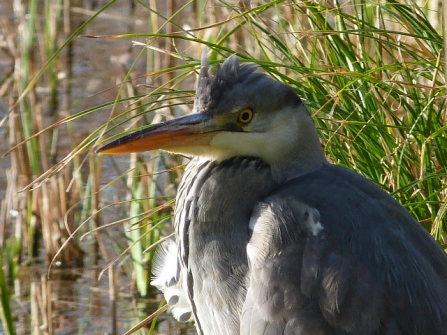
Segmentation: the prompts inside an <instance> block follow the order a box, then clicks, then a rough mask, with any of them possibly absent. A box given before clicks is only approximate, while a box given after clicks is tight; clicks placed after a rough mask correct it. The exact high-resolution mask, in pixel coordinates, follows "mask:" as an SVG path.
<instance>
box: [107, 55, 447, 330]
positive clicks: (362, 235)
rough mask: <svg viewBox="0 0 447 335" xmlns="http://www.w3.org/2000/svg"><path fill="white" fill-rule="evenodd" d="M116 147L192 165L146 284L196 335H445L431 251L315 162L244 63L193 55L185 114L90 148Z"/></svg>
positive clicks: (303, 113) (293, 124) (446, 299)
mask: <svg viewBox="0 0 447 335" xmlns="http://www.w3.org/2000/svg"><path fill="white" fill-rule="evenodd" d="M243 113H245V114H243ZM241 115H242V117H241ZM127 143H133V144H132V145H134V146H133V147H132V148H131V149H129V150H133V151H135V150H136V151H141V150H144V149H147V150H150V149H155V148H162V149H165V150H168V151H172V152H178V153H183V154H189V155H192V156H196V158H194V159H193V160H192V161H191V162H190V163H189V164H188V166H187V168H186V171H185V174H184V176H183V178H182V181H181V184H180V186H179V190H178V194H177V203H176V209H175V229H176V241H177V243H178V251H177V257H171V259H172V260H173V261H174V262H177V264H176V265H175V266H174V269H175V271H173V272H169V271H167V272H166V273H167V275H166V278H165V279H163V278H157V280H158V282H157V280H156V283H158V284H160V283H168V284H167V285H164V284H163V285H159V287H160V288H161V289H162V290H164V291H165V292H169V290H171V289H174V290H177V291H176V292H179V293H178V294H179V297H178V299H177V297H176V298H174V299H172V297H171V299H172V300H171V301H172V302H175V301H176V299H177V300H178V301H183V302H185V301H186V307H189V308H190V312H191V315H192V317H193V319H194V320H195V322H196V327H197V330H198V332H199V334H205V335H211V334H213V335H234V334H251V335H255V334H256V335H262V334H265V335H267V334H268V335H277V334H301V335H379V334H380V335H426V334H432V335H441V334H446V333H447V321H446V320H447V257H446V255H445V253H444V251H443V250H442V249H441V247H440V246H439V245H437V243H436V242H435V241H434V240H433V239H432V238H431V236H430V235H429V234H428V233H427V232H426V231H425V230H424V229H423V228H422V227H421V226H420V224H419V223H418V222H417V221H416V220H415V219H414V218H413V217H412V216H411V215H410V214H409V213H408V212H407V211H406V210H405V209H404V208H403V207H402V206H401V205H400V204H399V203H398V202H396V201H395V200H394V199H393V198H392V197H391V196H390V195H388V194H387V193H386V192H384V191H383V190H382V189H381V188H380V187H378V186H377V185H375V184H374V183H372V182H371V181H369V180H367V179H366V178H364V177H362V176H360V175H359V174H357V173H354V172H352V171H349V170H347V169H344V168H342V167H339V166H336V165H332V164H330V163H328V162H327V160H326V158H325V157H324V153H323V150H322V148H321V145H320V143H319V138H318V135H317V131H316V128H315V125H314V124H313V121H312V119H311V117H310V115H309V113H308V111H307V109H306V107H305V106H304V104H303V103H302V101H301V99H300V98H299V97H298V96H297V95H296V94H295V92H294V91H293V90H292V89H291V88H290V87H288V86H286V85H284V84H282V83H279V82H278V81H276V80H274V79H273V78H271V77H269V76H267V75H265V74H263V73H260V72H258V71H256V67H255V66H254V65H252V64H240V63H239V60H238V59H237V58H235V57H231V58H229V59H228V60H226V61H225V63H224V64H223V65H222V66H221V68H219V69H218V70H217V73H216V74H215V75H212V74H211V73H210V71H209V65H208V60H207V59H206V57H205V58H204V59H203V66H202V69H201V72H200V76H199V81H198V89H197V96H196V99H195V105H194V113H193V114H191V115H188V116H184V117H181V118H178V119H176V120H172V121H168V122H166V123H165V124H162V125H159V126H156V127H152V128H149V129H146V130H143V131H139V132H137V133H136V135H133V136H132V135H128V136H127V137H126V138H124V139H121V140H118V141H115V142H112V143H110V144H108V145H106V146H105V147H104V149H101V151H102V152H104V153H106V154H107V153H120V152H126V151H125V150H126V149H125V148H124V147H125V146H126V145H127ZM135 143H137V144H138V148H137V149H136V147H135ZM143 143H144V144H143ZM150 143H156V144H153V145H152V144H150ZM140 144H141V146H140ZM123 148H124V149H123ZM160 262H161V261H160ZM162 273H165V272H164V266H159V271H158V275H159V277H163V275H162ZM173 278H174V279H173ZM171 292H172V291H171ZM182 292H183V294H182ZM167 294H168V295H169V293H167ZM187 313H188V312H187ZM180 314H181V313H180ZM182 315H183V314H182ZM186 315H188V314H186Z"/></svg>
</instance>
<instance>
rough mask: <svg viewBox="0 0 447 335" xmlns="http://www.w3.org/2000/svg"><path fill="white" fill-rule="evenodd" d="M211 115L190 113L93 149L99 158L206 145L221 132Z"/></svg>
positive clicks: (220, 126)
mask: <svg viewBox="0 0 447 335" xmlns="http://www.w3.org/2000/svg"><path fill="white" fill-rule="evenodd" d="M216 121H218V120H215V118H213V117H212V116H211V115H209V114H204V113H193V114H189V115H185V116H182V117H179V118H176V119H173V120H169V121H166V122H164V123H160V124H157V125H155V126H152V127H149V128H145V129H141V130H138V131H135V132H133V133H130V134H127V135H125V136H123V137H120V138H118V139H116V140H113V141H111V142H109V143H107V144H106V145H104V146H102V147H101V148H99V149H98V150H97V152H98V153H99V154H102V155H114V154H125V153H131V152H143V151H150V150H156V149H164V150H167V151H176V148H182V147H188V146H207V145H209V143H210V141H211V140H212V138H213V137H214V135H215V133H216V132H218V131H223V130H225V129H224V127H223V126H222V125H219V123H220V122H216Z"/></svg>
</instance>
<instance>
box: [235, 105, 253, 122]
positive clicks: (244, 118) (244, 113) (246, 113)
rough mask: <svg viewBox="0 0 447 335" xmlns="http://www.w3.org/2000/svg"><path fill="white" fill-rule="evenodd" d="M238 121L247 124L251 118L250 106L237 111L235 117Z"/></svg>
mask: <svg viewBox="0 0 447 335" xmlns="http://www.w3.org/2000/svg"><path fill="white" fill-rule="evenodd" d="M237 120H238V122H240V123H243V124H247V123H250V121H251V120H253V111H252V110H251V109H250V108H246V109H243V110H241V111H240V112H239V115H238V117H237Z"/></svg>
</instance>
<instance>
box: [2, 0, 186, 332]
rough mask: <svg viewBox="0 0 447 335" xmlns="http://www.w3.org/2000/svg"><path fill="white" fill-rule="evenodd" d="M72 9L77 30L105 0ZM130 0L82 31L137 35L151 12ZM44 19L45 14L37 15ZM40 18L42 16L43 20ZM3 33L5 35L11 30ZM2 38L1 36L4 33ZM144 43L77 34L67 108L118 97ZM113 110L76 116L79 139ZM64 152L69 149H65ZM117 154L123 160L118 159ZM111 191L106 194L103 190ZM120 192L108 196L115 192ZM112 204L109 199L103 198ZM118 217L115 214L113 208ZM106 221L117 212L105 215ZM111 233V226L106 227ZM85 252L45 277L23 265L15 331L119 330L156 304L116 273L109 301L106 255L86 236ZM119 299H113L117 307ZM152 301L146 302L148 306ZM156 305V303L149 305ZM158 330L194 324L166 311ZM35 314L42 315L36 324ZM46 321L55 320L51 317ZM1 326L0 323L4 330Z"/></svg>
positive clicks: (7, 68)
mask: <svg viewBox="0 0 447 335" xmlns="http://www.w3.org/2000/svg"><path fill="white" fill-rule="evenodd" d="M76 2H78V3H79V4H78V6H77V7H75V11H74V12H73V13H72V25H73V28H76V26H79V24H81V23H82V22H83V21H85V20H86V18H88V17H90V16H91V15H92V14H93V13H94V11H91V9H94V8H92V6H93V3H96V5H98V6H101V5H104V4H105V3H107V1H87V0H84V1H76V0H72V3H76ZM12 3H13V1H12V0H0V19H1V20H2V22H8V24H10V25H12V26H10V27H9V28H8V29H13V25H14V22H15V18H14V14H13V9H12ZM159 3H160V4H161V3H164V1H159ZM130 4H131V1H128V0H120V1H117V2H116V3H115V4H114V6H112V7H111V8H110V9H108V10H107V12H106V13H105V15H101V16H99V17H98V18H97V19H96V20H95V21H94V22H93V23H92V24H90V25H89V26H88V27H87V29H86V30H84V31H83V32H82V33H83V34H85V35H108V34H120V33H138V32H146V31H147V23H146V22H147V20H148V15H149V12H148V10H147V9H146V8H144V7H143V6H141V5H137V6H135V8H133V9H131V6H130ZM40 20H42V19H40ZM41 23H42V22H40V24H41ZM8 29H6V30H2V33H5V31H6V33H7V30H8ZM0 38H1V39H0V42H3V41H4V38H5V37H4V36H3V37H0ZM139 51H140V49H139V48H133V47H132V41H131V40H129V39H125V40H119V39H114V40H111V39H88V38H78V39H76V40H75V41H74V43H73V66H72V69H71V71H69V70H68V69H62V70H61V72H60V73H59V74H58V75H59V76H60V77H61V78H66V76H70V77H69V78H68V79H69V80H70V81H71V85H72V86H71V92H70V101H71V103H70V111H69V112H70V113H72V114H74V113H76V112H79V111H82V110H85V109H87V108H89V107H92V106H97V105H99V104H101V103H104V102H110V101H113V100H114V99H115V98H116V93H117V90H118V88H117V84H118V83H119V82H120V81H121V80H122V78H123V77H124V70H123V66H124V67H125V66H126V65H129V64H131V63H132V62H133V61H134V59H135V57H136V55H137V54H138V52H139ZM13 67H14V60H13V59H11V58H10V57H8V56H7V55H6V54H3V53H2V51H0V78H1V79H2V80H3V78H5V77H6V76H7V74H8V73H10V72H11V71H12V70H13ZM144 73H145V64H144V62H139V63H137V67H136V71H135V75H143V74H144ZM1 99H2V98H1V97H0V117H3V116H5V115H6V113H7V110H8V107H7V106H8V101H6V99H3V100H1ZM109 112H110V110H105V111H103V112H99V113H95V114H92V115H90V116H88V117H85V118H82V119H81V120H80V121H76V123H75V124H76V134H75V136H76V140H78V141H81V140H82V139H84V138H85V137H86V136H87V135H88V134H89V133H90V132H91V131H93V130H94V129H95V128H96V127H98V126H99V125H101V124H103V123H104V122H105V121H106V120H107V118H108V116H109V114H108V113H109ZM59 141H60V142H59V143H60V144H61V147H62V148H64V147H65V149H66V151H67V152H68V151H69V150H70V148H71V144H70V142H69V141H68V140H67V139H66V138H65V137H63V136H61V137H60V140H59ZM7 149H8V143H7V131H6V130H5V128H0V153H3V152H5V151H6V150H7ZM62 151H64V150H62ZM119 159H122V161H121V162H120V160H119ZM117 162H118V164H120V163H122V164H123V170H124V169H125V168H124V164H126V162H127V158H125V157H123V158H118V161H117ZM109 164H110V163H108V162H104V166H105V170H104V172H103V173H104V176H105V179H106V180H105V182H107V181H108V180H107V179H108V178H109V179H111V178H114V177H116V174H117V172H116V171H115V170H112V168H111V167H110V170H108V167H109ZM9 167H10V161H9V159H8V157H6V158H4V159H0V198H1V197H4V195H5V193H4V190H5V188H6V174H5V171H6V170H7V169H8V168H9ZM109 192H111V193H117V192H118V193H119V192H120V190H119V189H112V190H111V191H109ZM106 196H107V194H106ZM112 196H115V194H110V198H112ZM105 201H106V202H107V201H109V202H111V201H112V199H106V200H105ZM109 215H113V214H109ZM104 220H105V221H106V222H110V221H113V220H114V218H113V217H111V218H104ZM108 233H109V234H113V233H114V232H113V231H112V232H108ZM115 233H116V234H117V235H116V236H115V237H114V238H116V239H117V240H120V239H123V236H122V229H121V230H117V231H116V232H115ZM82 248H83V250H84V251H85V252H86V256H85V264H84V267H83V268H80V269H76V270H64V271H63V270H57V269H56V270H53V271H51V273H50V276H49V277H48V273H47V269H46V266H45V265H44V262H43V261H42V262H41V264H42V266H39V265H35V266H33V267H30V268H22V269H21V271H20V275H19V279H18V280H16V282H15V285H14V286H15V287H14V288H15V297H14V299H13V308H14V317H15V321H16V324H17V329H16V331H17V334H36V335H37V334H59V335H65V334H67V335H68V334H114V333H116V334H122V333H124V332H125V331H126V330H128V329H129V328H130V327H131V326H132V325H135V324H136V323H137V322H138V321H139V320H141V319H142V318H144V317H145V316H147V314H148V313H149V312H151V311H153V310H154V309H155V307H154V306H156V302H155V301H151V300H150V299H149V300H145V301H143V300H138V299H135V298H134V297H133V296H132V295H131V294H130V292H134V288H132V287H130V285H131V284H130V283H129V281H128V278H127V277H126V276H124V275H122V276H120V273H119V272H118V275H117V276H116V278H115V289H116V295H117V300H116V302H112V301H111V299H110V292H109V288H110V286H109V278H108V273H107V272H106V273H105V274H104V275H103V276H102V277H101V278H100V279H98V277H99V273H100V271H101V270H102V269H103V268H104V266H105V265H106V264H105V262H104V260H100V261H99V263H98V264H96V261H95V259H93V258H94V257H93V256H92V253H93V249H94V248H93V247H92V246H91V241H90V240H89V239H88V238H87V239H85V240H84V241H83V242H82ZM115 304H116V305H115ZM148 306H149V308H148ZM150 306H152V307H150ZM163 319H164V320H165V321H163V322H161V324H160V328H159V333H160V334H180V333H182V334H189V333H191V330H190V329H189V330H186V331H185V330H184V329H183V330H180V328H179V327H178V325H176V323H174V322H172V321H171V320H170V318H167V317H163ZM35 320H38V321H37V323H36V321H35ZM45 320H51V323H50V324H49V323H46V322H45ZM3 331H4V330H3V329H2V325H1V323H0V334H3V333H4V332H3Z"/></svg>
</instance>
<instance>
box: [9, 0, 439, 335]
mask: <svg viewBox="0 0 447 335" xmlns="http://www.w3.org/2000/svg"><path fill="white" fill-rule="evenodd" d="M441 5H444V3H441V1H433V0H429V1H424V2H422V1H409V0H407V1H399V2H397V1H393V0H391V1H387V0H383V1H377V0H376V1H362V0H350V1H349V0H348V1H306V0H304V1H293V0H276V1H269V2H266V1H236V0H234V1H218V0H208V1H204V0H197V1H186V0H169V1H165V0H140V1H138V0H115V1H113V0H112V1H104V0H102V1H101V0H97V1H93V0H91V1H88V0H71V1H69V0H14V1H8V0H0V12H1V13H2V14H1V16H0V29H1V33H0V53H1V55H0V98H1V100H0V118H1V119H0V126H1V128H0V136H1V139H2V141H1V142H2V143H1V144H0V149H1V150H2V155H4V156H3V159H2V160H0V170H1V171H0V200H1V203H0V244H1V245H0V262H1V263H0V265H1V266H0V296H1V299H0V311H1V313H0V316H1V324H0V333H5V334H30V333H32V334H98V333H109V334H117V333H123V332H124V331H125V330H127V329H130V328H132V327H133V326H134V325H135V324H137V323H138V321H139V320H142V319H144V318H145V317H146V316H147V315H149V314H150V313H152V312H154V311H155V310H156V309H157V308H158V305H159V304H160V297H159V296H158V295H156V292H154V291H153V289H152V288H151V287H150V285H149V281H150V268H151V259H152V254H153V250H154V249H155V246H156V244H157V242H158V241H159V240H160V239H162V238H164V237H165V236H168V235H169V234H170V233H171V232H172V227H171V215H172V207H173V205H174V197H175V189H176V186H177V184H178V182H179V179H180V178H181V175H182V167H183V166H184V164H185V163H187V161H188V159H187V158H185V157H173V156H170V155H164V154H163V153H155V152H153V153H144V154H132V155H129V156H118V157H106V158H102V157H99V156H97V155H96V154H95V152H94V151H95V148H97V147H98V146H99V145H101V144H102V143H104V141H105V140H106V139H109V138H112V137H114V136H117V135H118V134H122V132H124V131H127V130H130V129H132V130H133V129H136V128H137V127H141V126H146V125H149V124H151V123H157V122H160V121H163V120H166V119H170V118H172V117H175V116H178V115H181V114H184V113H188V112H189V111H190V109H191V107H192V102H193V97H194V83H195V78H196V74H197V72H198V69H199V66H200V64H199V59H200V56H201V53H202V50H203V49H204V47H205V46H206V47H207V48H208V51H209V52H210V54H211V60H212V62H213V63H219V62H222V61H223V60H224V59H225V58H226V57H228V56H230V55H232V54H237V55H239V56H240V57H241V58H242V60H243V61H250V62H255V63H258V64H259V65H260V67H262V68H263V70H264V71H266V72H268V73H270V74H271V75H272V76H274V77H276V78H277V79H278V80H281V81H283V82H285V83H287V84H288V85H290V86H292V87H293V88H294V89H295V90H296V91H297V93H298V94H299V95H300V96H301V97H302V98H303V99H304V100H305V101H306V103H307V105H308V107H309V109H310V110H311V112H312V114H313V115H314V118H315V120H316V123H317V125H318V128H319V131H320V136H321V139H322V144H323V145H324V147H325V151H326V153H327V155H328V158H329V159H330V160H331V161H332V162H334V163H337V164H340V165H344V166H347V167H349V168H352V169H354V170H356V171H358V172H359V173H361V174H363V175H365V176H367V177H368V178H370V179H372V180H374V181H375V182H376V183H378V184H380V185H382V186H383V187H384V188H385V189H386V190H388V191H389V192H390V193H392V194H393V195H394V196H395V197H396V198H397V199H398V200H399V201H400V202H401V203H402V204H404V206H405V207H406V208H407V209H408V210H409V211H410V212H411V213H412V214H413V215H414V216H415V217H416V218H417V219H418V220H419V221H420V222H421V224H422V225H424V227H425V228H426V229H427V230H428V231H430V233H431V234H432V235H433V236H434V237H435V238H436V240H437V241H438V242H439V243H440V244H441V245H445V244H446V241H445V229H446V224H447V221H446V220H447V219H446V218H447V215H446V211H447V202H446V199H447V168H446V167H447V154H446V152H447V135H446V131H447V125H446V123H447V122H446V121H447V112H446V78H447V72H446V71H447V67H446V59H447V58H446V56H445V54H444V53H445V48H444V45H445V38H446V36H445V33H443V31H442V27H443V26H445V24H443V22H444V21H443V20H445V14H443V13H442V12H441V8H442V7H444V10H446V11H447V6H445V5H444V6H441ZM446 303H447V302H446ZM161 318H162V320H159V321H160V322H158V323H156V322H151V323H148V325H147V327H146V328H144V329H140V330H135V332H136V333H140V334H148V333H160V334H161V333H164V334H188V333H193V331H192V330H191V329H190V328H184V327H179V326H178V325H176V324H175V323H173V322H171V321H169V320H170V319H169V318H167V317H166V316H163V317H161Z"/></svg>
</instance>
